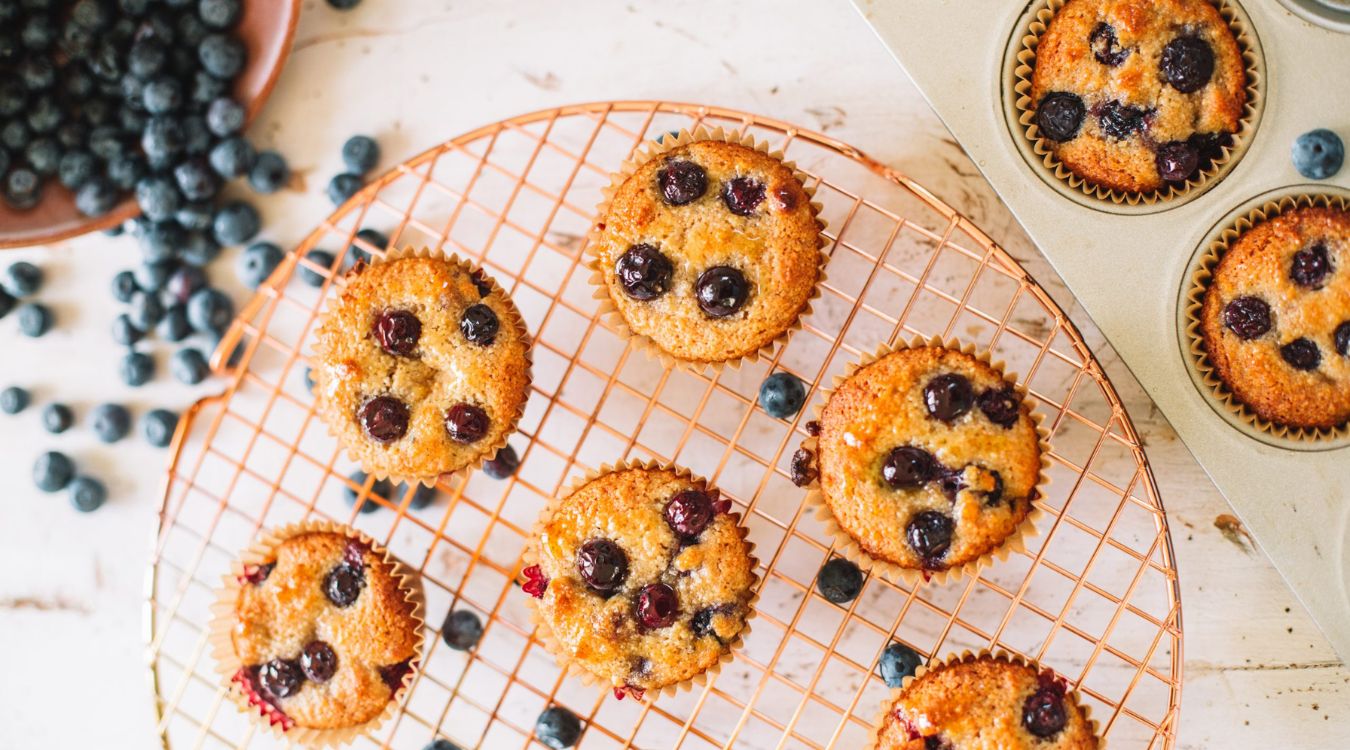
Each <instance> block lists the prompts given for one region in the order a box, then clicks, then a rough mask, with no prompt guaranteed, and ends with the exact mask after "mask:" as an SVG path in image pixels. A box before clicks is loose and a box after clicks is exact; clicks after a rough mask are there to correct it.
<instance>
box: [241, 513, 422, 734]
mask: <svg viewBox="0 0 1350 750" xmlns="http://www.w3.org/2000/svg"><path fill="white" fill-rule="evenodd" d="M408 593H409V592H408V591H406V590H405V589H403V588H401V587H400V583H399V580H398V579H397V578H396V577H395V575H394V574H393V571H392V569H391V566H390V565H389V564H388V563H386V562H385V560H384V558H383V557H382V556H381V555H380V554H378V553H376V552H374V551H372V550H371V549H370V548H369V547H368V546H367V545H365V544H363V543H362V542H361V541H359V540H357V539H355V538H352V537H349V536H346V535H343V534H339V533H333V532H306V533H301V534H297V535H296V536H292V537H290V538H289V539H286V540H285V541H283V542H282V543H281V544H280V545H278V546H277V548H276V549H275V559H273V560H271V561H269V562H266V563H262V564H258V565H251V566H248V567H247V568H245V570H244V573H243V575H242V576H240V578H239V592H238V598H237V599H236V601H235V614H234V617H235V620H234V625H233V627H232V629H231V631H230V641H231V643H232V644H233V646H234V651H235V655H236V656H237V657H238V659H239V661H240V662H242V663H243V665H244V666H243V667H242V668H241V669H240V670H239V672H238V673H237V674H236V675H235V676H234V681H235V683H236V684H237V685H238V686H239V687H240V688H241V689H242V690H243V691H244V693H245V695H246V696H247V698H248V700H249V702H250V703H251V704H252V705H254V706H257V707H258V708H259V709H261V710H262V711H263V712H264V714H265V715H266V716H267V718H268V720H269V721H270V722H271V723H273V724H278V725H280V726H281V727H282V728H284V729H289V728H291V727H292V726H300V727H308V728H313V729H337V728H343V727H351V726H357V725H360V724H363V723H365V722H367V721H370V720H371V719H374V718H376V717H378V716H379V715H380V714H381V712H383V711H384V709H385V707H386V706H387V705H388V703H389V701H390V700H391V699H392V698H393V696H394V694H395V693H396V692H397V691H398V689H399V687H401V684H402V680H403V676H404V675H405V674H406V673H407V671H408V670H409V669H410V666H409V665H410V662H411V660H412V659H413V658H414V657H415V656H416V655H417V653H416V644H417V628H418V622H417V620H416V618H415V617H414V614H413V612H414V604H413V603H412V602H410V601H408V600H407V595H408Z"/></svg>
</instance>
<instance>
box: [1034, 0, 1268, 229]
mask: <svg viewBox="0 0 1350 750" xmlns="http://www.w3.org/2000/svg"><path fill="white" fill-rule="evenodd" d="M1207 1H1208V2H1209V3H1210V4H1211V5H1213V6H1214V7H1215V9H1217V10H1218V11H1219V16H1220V17H1222V18H1223V20H1224V22H1225V23H1227V24H1228V29H1229V30H1230V31H1231V32H1232V33H1233V38H1234V39H1235V40H1236V41H1237V45H1238V53H1239V54H1240V55H1241V57H1242V62H1243V74H1244V75H1245V77H1246V82H1247V86H1246V93H1247V97H1246V101H1245V102H1244V103H1243V106H1242V115H1241V116H1240V117H1239V118H1238V128H1237V132H1236V133H1233V135H1232V143H1231V144H1229V145H1228V146H1225V147H1223V148H1222V149H1221V150H1220V154H1219V157H1218V158H1216V159H1215V160H1214V161H1213V163H1211V164H1210V166H1209V168H1208V169H1204V170H1201V171H1199V172H1197V173H1196V175H1195V176H1194V177H1191V178H1189V179H1187V180H1186V182H1185V183H1184V184H1181V185H1173V184H1168V185H1165V186H1164V187H1162V188H1159V189H1157V190H1152V191H1148V192H1131V191H1125V190H1114V189H1112V188H1108V187H1105V186H1101V185H1096V184H1094V183H1092V182H1090V181H1089V180H1087V179H1086V178H1083V177H1080V176H1078V175H1077V174H1076V173H1074V172H1073V171H1072V170H1070V169H1069V168H1068V167H1067V166H1065V165H1064V163H1063V162H1061V161H1060V160H1059V158H1058V157H1057V156H1055V154H1054V151H1053V150H1052V149H1051V148H1050V144H1049V143H1048V142H1047V141H1046V140H1045V139H1044V138H1041V137H1040V135H1039V130H1038V128H1037V127H1036V113H1035V110H1034V108H1033V106H1032V105H1033V104H1034V102H1032V100H1031V79H1032V76H1033V74H1034V73H1035V70H1036V47H1037V46H1038V45H1039V44H1040V39H1041V35H1042V34H1044V33H1045V30H1046V29H1047V28H1049V25H1050V20H1051V19H1052V18H1054V16H1055V14H1056V13H1058V12H1059V11H1060V9H1061V8H1063V7H1064V6H1065V5H1066V4H1067V3H1068V2H1069V0H1037V2H1035V3H1034V4H1033V5H1032V6H1031V8H1030V9H1028V11H1027V12H1026V14H1025V15H1024V16H1023V18H1025V19H1027V22H1026V25H1025V26H1024V27H1023V28H1022V29H1021V32H1022V37H1021V44H1020V46H1019V48H1018V50H1017V54H1016V57H1015V59H1014V60H1013V61H1012V63H1013V70H1012V78H1013V86H1012V89H1011V90H1010V91H1009V94H1008V96H1009V97H1011V98H1012V99H1013V102H1012V105H1013V114H1014V115H1015V119H1016V122H1015V123H1012V130H1013V131H1014V132H1013V135H1014V137H1017V136H1018V134H1019V131H1020V135H1021V137H1023V138H1024V139H1025V140H1026V142H1027V145H1028V146H1029V147H1030V150H1031V152H1032V155H1034V157H1035V158H1036V159H1039V160H1040V163H1041V165H1042V166H1043V167H1044V168H1045V170H1046V173H1047V174H1049V175H1052V176H1053V177H1054V178H1055V180H1056V181H1058V182H1059V183H1062V184H1063V185H1067V186H1068V188H1069V193H1070V194H1074V193H1078V194H1081V195H1085V196H1088V197H1091V198H1096V199H1099V200H1102V201H1107V202H1109V203H1112V204H1115V205H1117V206H1119V205H1126V206H1140V205H1143V206H1152V205H1154V204H1157V203H1161V202H1164V201H1172V200H1175V199H1178V198H1182V197H1191V196H1195V195H1199V194H1200V193H1202V192H1204V191H1205V190H1207V189H1209V188H1210V187H1211V186H1213V185H1214V184H1215V183H1217V182H1218V181H1219V180H1220V179H1221V178H1222V177H1223V176H1224V175H1226V174H1227V173H1228V171H1229V170H1231V169H1232V168H1233V166H1234V165H1235V164H1237V162H1238V160H1239V159H1240V158H1241V157H1242V155H1243V154H1244V153H1245V152H1246V150H1247V146H1248V145H1249V143H1250V141H1251V137H1252V134H1253V133H1254V132H1255V130H1256V126H1257V124H1258V123H1259V121H1260V116H1261V111H1262V109H1263V108H1264V104H1265V102H1264V97H1263V93H1264V83H1265V75H1264V74H1265V61H1264V59H1263V57H1262V54H1261V48H1260V45H1259V43H1258V41H1257V37H1256V34H1255V33H1254V31H1253V30H1252V28H1251V21H1250V19H1249V18H1248V17H1247V15H1246V12H1245V11H1243V10H1242V9H1241V8H1240V7H1239V6H1238V5H1237V4H1236V3H1235V2H1232V1H1231V0H1207Z"/></svg>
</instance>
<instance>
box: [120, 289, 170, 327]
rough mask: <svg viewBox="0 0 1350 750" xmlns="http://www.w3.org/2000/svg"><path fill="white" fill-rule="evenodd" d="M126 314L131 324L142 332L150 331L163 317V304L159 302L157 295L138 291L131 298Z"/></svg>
mask: <svg viewBox="0 0 1350 750" xmlns="http://www.w3.org/2000/svg"><path fill="white" fill-rule="evenodd" d="M126 314H127V318H128V319H129V320H130V321H131V324H132V325H133V326H135V327H136V328H139V329H140V330H141V331H143V332H144V331H150V330H154V327H155V325H156V324H158V323H159V320H160V318H163V317H164V305H163V304H162V303H160V301H159V297H158V295H155V294H152V293H150V292H139V293H137V294H136V296H134V297H132V298H131V305H130V306H129V307H128V308H127V313H126Z"/></svg>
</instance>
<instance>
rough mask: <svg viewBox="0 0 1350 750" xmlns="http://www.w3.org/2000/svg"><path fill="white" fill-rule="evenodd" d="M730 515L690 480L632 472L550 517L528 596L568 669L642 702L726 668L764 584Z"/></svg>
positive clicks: (665, 472)
mask: <svg viewBox="0 0 1350 750" xmlns="http://www.w3.org/2000/svg"><path fill="white" fill-rule="evenodd" d="M730 506H731V503H730V502H729V501H727V500H723V499H720V498H719V496H718V493H717V490H715V489H713V488H710V487H708V486H707V485H705V484H704V483H702V482H700V481H696V480H694V479H691V478H690V477H689V475H688V474H687V473H685V472H684V471H682V470H676V469H672V468H658V467H654V466H626V467H619V468H616V469H613V470H610V471H607V472H605V473H602V474H600V475H599V476H596V477H594V478H592V479H590V480H588V481H586V482H585V483H584V484H582V485H581V486H579V487H577V488H576V489H574V490H573V491H572V492H571V493H570V494H569V495H567V496H566V497H564V498H563V499H562V500H561V501H559V502H558V503H557V504H556V505H554V506H552V507H551V508H550V509H549V510H548V511H545V513H546V518H544V519H543V520H542V523H541V525H540V527H539V531H538V537H537V539H536V540H535V542H534V544H533V545H532V548H531V551H530V553H529V554H528V555H527V559H528V560H530V561H531V562H532V563H533V564H532V565H531V566H530V567H528V568H526V570H525V576H526V578H527V581H526V584H525V591H526V593H529V594H530V595H531V596H533V597H535V598H534V599H533V600H532V602H533V604H534V607H535V611H536V615H537V619H538V621H539V627H540V630H541V633H542V634H545V635H546V637H545V639H544V640H545V643H546V644H549V647H550V650H552V651H554V653H555V655H556V656H557V657H558V658H559V661H560V662H562V663H564V664H572V665H575V666H577V667H579V668H581V669H583V670H585V672H587V673H589V674H590V675H591V676H593V677H595V678H597V679H598V680H599V681H600V682H602V683H606V684H609V685H612V686H613V687H614V688H615V691H616V693H617V694H619V695H621V696H622V695H623V694H624V693H625V692H627V693H633V694H635V695H637V696H638V697H641V695H642V694H643V692H644V691H646V690H652V689H658V690H659V689H661V688H665V687H668V686H673V685H677V684H679V683H682V682H685V681H686V680H690V679H692V678H694V677H696V676H698V675H700V674H703V673H704V672H705V671H707V670H708V669H710V668H712V667H713V666H714V665H716V664H717V663H718V662H719V661H720V660H721V659H722V658H723V657H724V656H726V655H727V654H728V653H729V652H730V649H731V648H732V646H733V645H734V644H735V643H736V642H737V641H738V640H739V639H740V637H741V635H742V633H743V631H744V630H745V628H746V625H745V621H746V618H747V617H748V616H749V615H750V611H751V604H752V601H753V599H754V586H755V581H756V576H755V572H754V570H755V560H754V558H753V557H752V556H751V554H750V545H749V543H747V542H746V541H745V533H746V532H745V529H744V528H742V527H741V526H740V525H739V524H738V517H737V516H736V515H735V514H732V513H730V512H729V510H730Z"/></svg>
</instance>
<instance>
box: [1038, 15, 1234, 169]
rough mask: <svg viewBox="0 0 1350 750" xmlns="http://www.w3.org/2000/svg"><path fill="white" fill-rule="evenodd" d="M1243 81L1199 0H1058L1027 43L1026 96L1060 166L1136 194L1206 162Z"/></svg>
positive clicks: (1218, 25)
mask: <svg viewBox="0 0 1350 750" xmlns="http://www.w3.org/2000/svg"><path fill="white" fill-rule="evenodd" d="M1246 85H1247V81H1246V73H1245V72H1244V68H1243V61H1242V55H1241V53H1240V51H1239V49H1238V45H1237V41H1236V40H1235V39H1234V37H1233V33H1232V31H1231V30H1230V29H1229V28H1228V25H1227V24H1226V23H1225V22H1224V20H1223V18H1222V17H1221V16H1220V15H1219V12H1218V11H1217V10H1216V9H1215V8H1214V6H1213V5H1212V4H1210V3H1209V2H1208V1H1207V0H1160V1H1156V2H1155V1H1154V0H1069V2H1068V3H1066V4H1065V5H1064V7H1063V8H1061V9H1060V10H1059V12H1057V13H1056V14H1055V16H1054V18H1052V19H1051V21H1050V24H1049V26H1048V28H1047V29H1046V31H1045V33H1044V34H1042V35H1041V38H1040V41H1039V44H1038V45H1037V47H1036V69H1035V72H1034V74H1033V77H1032V90H1031V99H1032V107H1033V108H1034V109H1035V115H1034V122H1035V124H1036V126H1037V130H1038V132H1039V135H1040V137H1041V138H1043V139H1045V141H1046V142H1047V143H1048V146H1049V148H1050V149H1051V150H1052V151H1053V152H1054V154H1055V156H1056V157H1057V158H1058V159H1059V161H1060V162H1062V163H1063V164H1064V165H1065V166H1066V167H1067V168H1068V169H1069V170H1071V171H1072V172H1074V173H1075V174H1077V175H1078V176H1079V177H1082V178H1083V179H1085V180H1087V181H1088V182H1090V183H1092V184H1094V185H1098V186H1101V187H1105V188H1109V189H1112V190H1120V191H1125V192H1136V193H1137V192H1150V191H1154V190H1158V189H1160V188H1162V187H1165V186H1166V185H1167V184H1168V183H1181V182H1184V181H1186V180H1187V179H1190V178H1192V177H1194V176H1195V175H1196V174H1197V173H1199V172H1200V171H1202V170H1204V169H1208V168H1209V167H1210V166H1211V165H1212V164H1213V162H1214V161H1215V160H1216V159H1217V158H1219V156H1220V155H1221V154H1222V149H1223V148H1224V147H1225V146H1226V145H1228V144H1230V143H1231V142H1232V135H1233V134H1234V133H1236V132H1237V129H1238V121H1239V119H1240V118H1241V117H1242V110H1243V106H1244V104H1245V103H1246V98H1247V94H1246Z"/></svg>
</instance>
